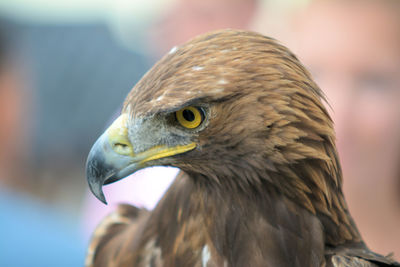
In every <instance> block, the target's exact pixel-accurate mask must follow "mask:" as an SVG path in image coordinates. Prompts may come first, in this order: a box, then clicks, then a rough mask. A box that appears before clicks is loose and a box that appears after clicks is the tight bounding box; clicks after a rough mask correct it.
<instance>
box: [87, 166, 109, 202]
mask: <svg viewBox="0 0 400 267" xmlns="http://www.w3.org/2000/svg"><path fill="white" fill-rule="evenodd" d="M94 163H96V161H92V160H88V162H87V164H86V179H87V182H88V185H89V189H90V191H91V192H92V193H93V195H94V196H95V197H96V198H97V199H98V200H100V201H101V202H103V203H104V204H106V205H107V201H106V198H105V196H104V193H103V184H104V181H103V179H102V178H101V177H102V176H103V175H102V173H101V172H99V170H98V166H97V165H96V164H94Z"/></svg>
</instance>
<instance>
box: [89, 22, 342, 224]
mask: <svg viewBox="0 0 400 267" xmlns="http://www.w3.org/2000/svg"><path fill="white" fill-rule="evenodd" d="M323 98H324V97H323V94H322V93H321V90H320V89H319V88H318V86H317V85H316V84H315V83H314V82H313V80H312V79H311V77H310V74H309V73H308V72H307V70H306V69H305V68H304V67H303V66H302V65H301V63H300V62H299V61H298V60H297V58H296V56H295V55H293V54H292V53H291V52H290V51H289V50H288V49H287V48H285V47H284V46H282V45H280V44H279V43H278V42H276V41H275V40H273V39H271V38H268V37H265V36H262V35H260V34H257V33H252V32H245V31H237V30H222V31H216V32H212V33H208V34H205V35H202V36H199V37H196V38H195V39H193V40H191V41H189V42H188V43H186V44H184V45H182V46H180V47H175V48H173V49H172V50H171V51H170V52H169V53H168V54H167V55H165V56H164V57H163V58H162V59H161V60H160V61H159V62H158V63H157V64H156V65H155V66H154V67H153V68H152V69H150V70H149V72H148V73H147V74H146V75H145V76H144V77H143V78H142V79H141V80H140V81H139V82H138V83H137V85H136V86H135V87H134V88H133V89H132V91H131V92H130V93H129V95H128V96H127V98H126V100H125V103H124V107H123V109H122V113H121V115H120V117H119V118H118V119H116V121H115V122H114V123H113V124H112V125H111V126H110V127H109V128H108V129H107V130H106V131H105V133H104V134H103V135H102V136H101V137H100V138H99V139H98V140H97V142H96V143H95V144H94V146H93V148H92V150H91V151H90V154H89V157H88V161H87V167H86V168H87V179H88V183H89V186H90V189H91V191H92V192H93V194H94V195H95V196H96V197H97V198H98V199H100V200H101V201H103V202H104V203H105V197H104V195H103V192H102V186H103V185H104V184H109V183H112V182H115V181H117V180H120V179H122V178H124V177H126V176H128V175H129V174H131V173H133V172H135V171H137V170H139V169H142V168H145V167H148V166H155V165H163V166H174V167H178V168H180V169H181V170H183V171H184V172H186V173H188V174H189V176H191V177H195V179H194V180H195V181H194V182H195V183H202V184H206V185H210V186H214V187H215V188H219V189H221V190H233V189H235V190H241V191H243V192H246V191H248V192H250V188H251V190H253V189H254V188H258V189H259V190H264V189H265V188H270V190H276V191H277V192H280V193H282V194H285V195H286V196H288V197H289V198H290V199H294V200H295V201H297V202H298V203H300V205H303V206H304V207H305V208H307V209H308V210H310V211H311V212H313V213H323V214H325V215H327V216H329V217H330V218H333V221H336V222H337V221H338V220H339V219H338V218H339V217H340V216H338V214H336V213H335V212H333V210H335V209H332V207H335V208H336V210H337V213H340V212H343V209H345V208H344V207H343V205H344V204H343V203H342V201H341V198H340V197H337V195H338V194H336V192H339V195H340V194H341V189H340V186H341V185H340V184H341V171H340V166H339V163H338V159H337V152H336V148H335V145H334V132H333V126H332V121H331V119H330V117H329V115H328V113H327V111H326V109H325V107H324V106H323V104H322V101H321V100H323ZM332 190H334V191H335V193H334V194H333V193H332ZM344 217H346V216H344Z"/></svg>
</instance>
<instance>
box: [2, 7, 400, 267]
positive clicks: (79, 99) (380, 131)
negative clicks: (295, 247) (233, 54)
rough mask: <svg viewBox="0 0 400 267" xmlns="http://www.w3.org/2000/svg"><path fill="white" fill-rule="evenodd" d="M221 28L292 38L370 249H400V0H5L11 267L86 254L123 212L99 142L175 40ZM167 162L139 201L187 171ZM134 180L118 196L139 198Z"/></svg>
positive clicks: (5, 175) (6, 238)
mask: <svg viewBox="0 0 400 267" xmlns="http://www.w3.org/2000/svg"><path fill="white" fill-rule="evenodd" d="M221 28H238V29H250V30H254V31H258V32H261V33H264V34H266V35H269V36H272V37H274V38H276V39H279V40H280V41H281V42H282V43H283V44H285V45H287V46H288V47H289V48H291V49H292V50H293V51H294V52H295V53H296V54H297V55H298V56H299V58H300V59H301V60H302V62H303V63H304V64H305V65H306V66H307V67H308V68H309V69H310V71H311V72H312V74H313V76H314V78H315V80H316V81H317V83H318V84H319V85H320V87H321V88H322V89H323V90H324V92H325V93H326V94H327V97H328V99H329V102H330V104H331V106H332V108H329V110H330V112H331V115H332V117H333V119H334V121H335V125H336V131H337V139H338V149H339V153H340V157H341V162H342V166H343V171H344V190H345V194H346V199H347V201H348V204H349V208H350V211H351V212H352V214H353V216H354V218H355V220H356V223H357V225H358V226H359V228H360V231H361V233H362V235H363V237H364V238H365V240H366V242H367V244H368V245H369V247H370V248H372V249H374V250H376V251H377V252H380V253H383V254H388V253H389V252H392V251H393V252H395V258H397V259H398V260H400V256H399V255H400V242H399V241H398V240H400V227H398V225H399V222H400V194H399V193H400V183H399V182H400V173H399V170H400V167H399V166H400V164H399V163H400V1H398V0H308V1H307V0H297V1H296V0H291V1H289V0H285V1H283V0H79V1H78V0H69V1H66V0H58V1H49V0H1V1H0V236H1V237H2V238H0V266H82V264H83V258H84V254H85V248H86V246H87V242H88V238H89V236H90V233H91V232H92V231H93V228H94V227H95V225H96V224H97V223H98V220H99V219H100V218H101V217H102V216H103V215H104V214H105V213H106V212H108V211H109V210H110V208H109V207H106V206H103V205H102V204H101V203H100V202H98V201H95V200H94V199H93V198H91V196H90V194H89V193H88V190H87V185H86V180H85V172H84V166H85V160H86V156H87V154H88V152H89V149H90V147H91V145H92V144H93V143H94V141H95V140H96V139H97V137H98V136H99V135H100V134H101V133H102V132H103V131H104V129H105V128H106V127H107V126H108V124H109V123H110V122H111V121H112V120H113V118H115V116H117V114H118V112H119V109H120V108H121V105H122V102H123V100H124V98H125V96H126V94H127V93H128V92H129V91H130V89H131V88H132V87H133V86H134V84H135V83H136V82H137V81H138V80H139V79H140V78H141V76H142V75H143V74H144V73H145V72H146V71H147V70H148V69H149V68H150V67H151V66H152V64H154V63H155V62H156V61H157V60H158V59H159V58H160V57H161V56H162V55H163V54H164V53H165V52H167V51H169V50H170V49H171V48H172V47H173V46H175V45H179V44H181V43H183V42H185V41H187V40H188V39H190V38H191V37H194V36H195V35H197V34H200V33H204V32H207V31H210V30H214V29H221ZM163 172H164V173H167V172H168V175H169V176H170V177H171V178H169V180H166V181H167V182H160V186H159V187H160V188H154V183H153V184H151V185H150V186H149V185H147V187H148V190H147V191H146V190H144V191H143V190H141V191H143V192H145V194H151V192H150V191H151V190H152V189H154V190H153V193H154V195H156V196H154V197H152V202H151V203H150V204H146V203H144V202H145V201H144V200H143V199H142V200H141V201H143V203H138V205H142V206H145V207H148V208H152V207H153V206H154V203H155V202H156V201H157V199H158V197H159V195H160V194H162V192H164V190H165V188H166V187H167V186H168V184H169V182H170V180H172V179H173V177H174V175H175V174H176V171H171V170H168V171H167V170H164V171H163ZM168 175H166V176H168ZM127 180H129V179H127ZM132 181H133V183H134V182H135V180H134V179H132ZM136 183H138V180H136ZM113 186H114V185H111V186H110V188H112V187H113ZM118 186H120V187H119V188H118ZM140 186H143V187H146V185H140ZM129 188H130V187H127V186H126V185H121V184H120V185H118V184H116V185H115V186H114V189H113V194H114V195H117V196H118V197H117V198H115V200H114V202H113V201H111V205H110V206H111V207H113V204H115V203H116V202H118V201H125V202H130V201H134V200H132V199H131V198H133V196H132V197H131V194H132V193H131V191H129ZM149 188H150V189H149ZM132 192H133V191H132ZM149 192H150V193H149ZM110 194H111V193H110ZM132 195H133V194H132ZM144 198H146V197H144ZM109 202H110V201H109ZM134 204H136V203H134ZM21 255H24V256H21ZM63 264H64V265H63Z"/></svg>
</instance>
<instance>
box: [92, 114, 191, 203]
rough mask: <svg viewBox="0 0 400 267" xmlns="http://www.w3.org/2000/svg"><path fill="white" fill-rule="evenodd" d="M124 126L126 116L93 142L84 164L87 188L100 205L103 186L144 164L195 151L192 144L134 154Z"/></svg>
mask: <svg viewBox="0 0 400 267" xmlns="http://www.w3.org/2000/svg"><path fill="white" fill-rule="evenodd" d="M127 122H128V115H127V114H122V115H121V116H120V117H118V118H117V119H116V120H115V121H114V122H113V124H112V125H111V126H110V127H109V128H108V129H107V130H106V131H105V132H104V133H103V134H102V135H101V136H100V137H99V139H98V140H97V141H96V142H95V144H94V145H93V147H92V149H91V150H90V152H89V156H88V159H87V162H86V179H87V181H88V184H89V188H90V190H91V191H92V193H93V194H94V195H95V196H96V197H97V198H98V199H99V200H100V201H101V202H103V203H104V204H107V202H106V199H105V197H104V193H103V190H102V187H103V185H105V184H109V183H113V182H116V181H118V180H120V179H122V178H124V177H126V176H128V175H130V174H132V173H134V172H135V171H137V170H139V169H141V168H143V167H144V166H145V164H144V163H146V162H148V161H151V160H156V159H160V158H165V157H168V156H172V155H176V154H181V153H184V152H186V151H190V150H192V149H194V148H195V147H196V144H195V143H190V144H188V145H183V146H181V145H178V146H174V147H167V146H165V145H162V144H154V146H152V147H150V148H149V149H147V150H146V151H143V152H140V153H135V150H134V147H133V146H132V143H131V142H130V140H129V137H128V126H127ZM133 135H134V133H133Z"/></svg>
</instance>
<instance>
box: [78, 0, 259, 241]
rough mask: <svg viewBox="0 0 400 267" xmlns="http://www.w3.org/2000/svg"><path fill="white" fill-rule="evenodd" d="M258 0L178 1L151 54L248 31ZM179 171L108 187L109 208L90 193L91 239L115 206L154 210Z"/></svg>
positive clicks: (149, 173)
mask: <svg viewBox="0 0 400 267" xmlns="http://www.w3.org/2000/svg"><path fill="white" fill-rule="evenodd" d="M259 2H260V1H258V0H205V1H204V0H177V1H175V2H174V3H172V5H171V6H170V8H168V9H167V10H166V12H165V13H164V14H161V15H160V17H159V18H158V19H156V20H155V21H154V23H153V24H152V25H151V26H149V29H148V30H147V33H148V34H147V36H146V37H145V38H146V43H148V49H149V51H148V52H149V53H150V54H152V57H153V58H155V59H157V60H158V58H159V57H161V56H162V55H163V54H165V53H166V52H168V51H169V50H171V49H172V48H173V47H174V46H179V45H180V44H183V43H184V42H186V41H187V40H189V39H190V38H193V37H195V36H196V35H198V34H201V33H206V32H208V31H211V30H217V29H222V28H235V29H248V28H249V27H250V26H251V24H252V20H253V15H254V14H255V13H256V11H257V8H258V5H259V4H260V3H259ZM177 173H178V169H176V168H170V167H169V168H168V167H153V168H148V169H144V170H141V171H139V172H137V173H135V174H133V175H132V176H131V177H129V178H127V179H125V180H124V181H121V182H120V183H118V184H112V185H109V186H106V187H104V192H105V195H106V197H107V200H108V202H109V203H110V204H111V205H109V206H108V207H105V206H104V205H103V204H102V203H101V202H100V201H98V200H97V199H96V198H95V197H94V196H93V195H92V194H90V193H88V196H87V201H86V204H85V208H84V219H83V223H84V230H85V233H86V236H88V235H90V233H92V232H93V231H94V229H95V227H96V225H97V224H98V223H99V222H100V221H101V219H103V218H104V216H105V215H107V213H109V212H111V211H112V210H114V209H115V204H120V203H129V204H132V205H135V206H138V207H144V208H147V209H153V208H154V207H155V205H156V204H157V202H158V201H159V199H160V198H161V197H162V195H163V194H164V193H165V191H166V190H167V189H168V187H169V186H170V184H171V183H172V181H173V180H174V179H175V176H176V174H177Z"/></svg>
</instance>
